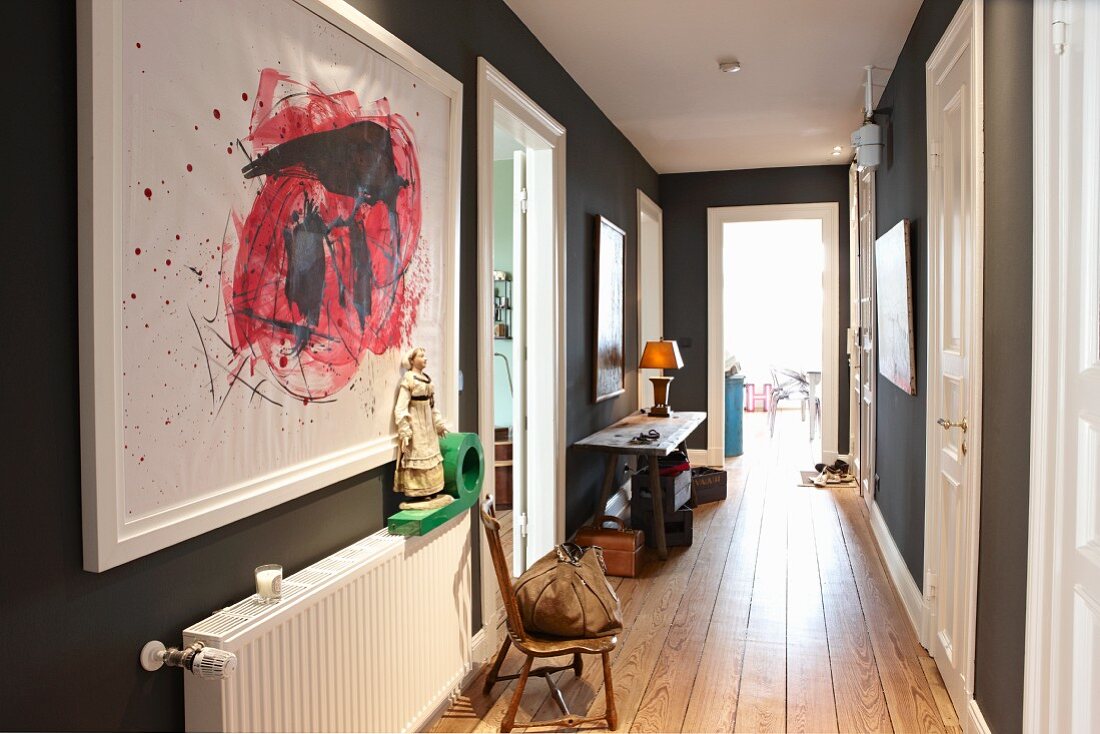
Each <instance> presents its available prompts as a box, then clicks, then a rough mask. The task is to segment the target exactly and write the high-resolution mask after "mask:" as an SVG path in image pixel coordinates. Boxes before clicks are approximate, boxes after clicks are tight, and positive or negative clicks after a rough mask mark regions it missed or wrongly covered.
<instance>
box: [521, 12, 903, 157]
mask: <svg viewBox="0 0 1100 734" xmlns="http://www.w3.org/2000/svg"><path fill="white" fill-rule="evenodd" d="M505 1H506V2H507V3H508V5H509V6H510V7H511V8H512V10H513V11H515V13H516V15H518V16H519V17H520V19H521V20H522V21H523V22H524V23H525V24H526V25H527V27H528V28H530V29H531V31H532V32H533V33H534V34H535V35H536V36H537V37H538V39H539V40H540V41H541V42H542V44H543V45H544V46H546V48H547V49H548V50H549V51H550V53H551V54H553V55H554V58H556V59H557V60H558V62H559V63H561V65H562V66H563V67H565V69H566V71H568V72H569V74H570V75H571V76H572V77H573V78H574V79H576V80H577V83H578V84H580V86H581V87H582V88H583V89H584V91H585V92H587V93H588V96H590V97H591V98H592V99H593V100H594V101H595V103H596V104H597V105H598V106H599V108H600V109H601V110H603V112H604V114H606V115H607V116H608V117H609V118H610V119H611V121H612V122H613V123H615V125H617V126H618V128H619V129H620V130H622V131H623V133H624V134H625V135H626V136H627V138H629V139H630V141H631V142H632V143H633V144H634V145H635V146H636V147H637V148H638V150H639V151H641V153H642V155H643V156H645V158H646V160H648V161H649V163H650V164H651V165H652V166H653V167H654V168H655V169H657V171H658V173H675V172H682V171H715V170H725V169H734V168H762V167H771V166H801V165H817V164H822V163H825V164H828V163H840V162H844V161H847V160H848V159H849V157H850V154H851V150H850V147H849V135H850V133H851V132H852V130H854V129H855V128H857V127H859V124H860V122H861V121H862V114H861V108H862V105H863V86H862V82H863V76H864V71H863V67H864V66H866V65H867V64H873V65H875V66H879V67H884V68H892V67H893V66H894V62H895V61H896V59H897V56H898V53H899V52H900V51H901V47H902V44H903V43H904V42H905V38H906V36H907V35H908V33H909V28H910V27H911V26H912V24H913V19H914V18H915V17H916V13H917V10H918V9H919V8H920V0H505ZM729 58H736V59H738V60H739V61H740V62H741V64H742V66H743V68H742V70H741V71H740V72H738V73H736V74H724V73H722V72H719V71H718V61H719V60H725V59H729ZM888 77H889V73H888V72H886V71H881V72H876V74H875V81H876V83H878V84H883V83H885V82H886V80H887V78H888ZM879 94H881V89H877V90H876V93H875V99H876V100H877V99H878V96H879ZM836 145H841V146H843V147H844V150H843V154H842V155H841V156H833V155H832V150H833V146H836Z"/></svg>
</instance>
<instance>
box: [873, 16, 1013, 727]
mask: <svg viewBox="0 0 1100 734" xmlns="http://www.w3.org/2000/svg"><path fill="white" fill-rule="evenodd" d="M958 5H959V3H958V2H956V0H943V1H942V2H941V1H937V0H926V2H925V3H924V5H923V6H922V7H921V10H920V12H919V13H918V15H917V19H916V21H915V23H914V25H913V29H912V31H911V32H910V35H909V39H908V41H907V42H906V45H905V48H904V49H903V50H902V53H901V57H900V58H899V59H898V63H897V65H896V66H895V69H894V73H893V75H892V76H891V78H890V83H889V84H888V85H887V88H886V91H885V93H884V94H883V97H882V100H881V102H880V103H879V106H880V109H884V110H889V117H888V118H882V119H880V121H883V120H885V121H886V122H887V126H888V133H887V156H886V165H884V166H882V167H881V168H880V169H879V171H878V181H877V191H876V195H877V197H878V207H877V227H878V233H879V234H882V233H884V232H885V231H886V230H887V229H889V228H890V227H892V226H893V225H894V224H895V223H896V222H897V221H898V220H899V219H901V218H904V217H908V218H909V219H911V220H912V221H913V223H914V228H913V253H912V258H913V266H914V267H913V270H914V282H913V307H914V309H915V312H916V321H917V323H916V332H917V333H916V344H917V377H918V380H917V395H916V396H915V397H909V396H906V395H905V394H903V393H902V392H901V391H900V390H898V389H897V388H895V387H894V386H893V385H892V384H890V383H889V382H887V381H885V380H883V379H881V378H880V379H879V381H878V386H879V393H878V397H879V408H878V421H879V423H878V441H879V443H878V464H877V465H878V473H879V476H880V487H879V493H878V503H879V506H880V507H881V509H882V514H883V516H884V518H885V519H886V524H887V525H888V526H889V528H890V532H891V533H892V534H893V536H894V540H895V542H896V543H897V545H898V547H899V549H900V550H901V552H902V555H903V556H904V557H905V561H906V565H907V566H908V567H909V570H910V572H911V573H912V574H913V577H914V579H916V580H917V583H918V585H922V582H923V565H924V558H923V554H924V480H925V476H924V474H925V472H924V460H925V453H924V425H925V420H926V419H928V417H927V416H926V412H925V397H924V396H925V395H926V391H927V375H926V374H924V369H923V367H924V364H925V358H926V354H927V323H926V306H927V274H926V273H925V265H926V258H927V250H926V244H927V231H926V226H925V221H926V211H925V209H926V195H927V193H926V192H927V179H926V164H925V155H926V144H927V141H926V139H925V109H924V107H925V105H924V101H925V97H924V94H925V88H924V62H925V60H926V59H927V58H928V56H929V55H930V54H931V52H932V49H933V48H935V45H936V43H938V41H939V39H940V37H941V36H942V35H943V32H944V31H945V30H946V28H947V25H948V24H949V23H950V21H951V18H952V17H953V16H954V13H955V11H956V10H957V8H958ZM1032 12H1033V8H1032V4H1031V2H1029V0H985V3H984V15H985V21H984V22H985V53H984V63H985V260H984V267H985V287H984V298H985V316H984V318H985V323H984V328H983V353H984V363H983V371H982V379H983V416H982V420H983V425H984V426H985V427H986V430H985V434H984V436H983V437H982V441H983V445H982V502H981V539H980V546H979V551H978V555H979V558H978V610H977V640H976V649H975V697H976V698H977V701H978V705H979V706H980V707H981V710H982V713H983V714H984V715H985V718H986V721H987V723H988V724H989V725H990V728H991V729H992V730H993V731H994V732H997V734H1000V733H1001V732H1017V731H1020V729H1021V727H1022V711H1023V700H1022V698H1023V669H1024V654H1023V644H1024V607H1025V600H1026V585H1027V571H1026V566H1027V522H1028V472H1029V462H1028V454H1029V447H1030V434H1029V425H1030V390H1031V276H1032V237H1031V231H1032V229H1031V227H1032V198H1031V197H1032V169H1031V113H1032V102H1031V93H1032V89H1031V64H1032V54H1031V49H1032V38H1031V33H1032Z"/></svg>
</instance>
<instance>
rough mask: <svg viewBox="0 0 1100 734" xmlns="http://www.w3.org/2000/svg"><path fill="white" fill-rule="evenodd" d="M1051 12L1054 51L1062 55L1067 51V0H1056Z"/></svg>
mask: <svg viewBox="0 0 1100 734" xmlns="http://www.w3.org/2000/svg"><path fill="white" fill-rule="evenodd" d="M1050 12H1051V17H1052V18H1053V20H1052V21H1051V23H1050V42H1051V44H1053V46H1054V53H1055V54H1057V55H1059V56H1061V55H1062V54H1064V53H1065V52H1066V0H1054V3H1053V4H1052V5H1051V8H1050Z"/></svg>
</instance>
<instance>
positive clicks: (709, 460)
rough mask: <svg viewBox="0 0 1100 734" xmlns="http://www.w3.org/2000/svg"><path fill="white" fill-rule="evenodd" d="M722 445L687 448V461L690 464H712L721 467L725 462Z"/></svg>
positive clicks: (724, 449)
mask: <svg viewBox="0 0 1100 734" xmlns="http://www.w3.org/2000/svg"><path fill="white" fill-rule="evenodd" d="M725 452H726V448H725V447H724V446H711V447H710V448H709V449H688V462H690V463H691V465H692V466H714V467H718V468H721V467H722V465H723V464H725V463H726V457H725V456H724V454H725Z"/></svg>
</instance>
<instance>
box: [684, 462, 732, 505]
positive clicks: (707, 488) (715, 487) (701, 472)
mask: <svg viewBox="0 0 1100 734" xmlns="http://www.w3.org/2000/svg"><path fill="white" fill-rule="evenodd" d="M726 481H727V476H726V470H725V469H711V468H710V467H708V466H700V467H697V468H695V469H692V470H691V483H692V485H693V487H694V488H695V502H696V503H697V504H700V505H703V504H706V503H707V502H718V501H719V500H724V499H725V498H726Z"/></svg>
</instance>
